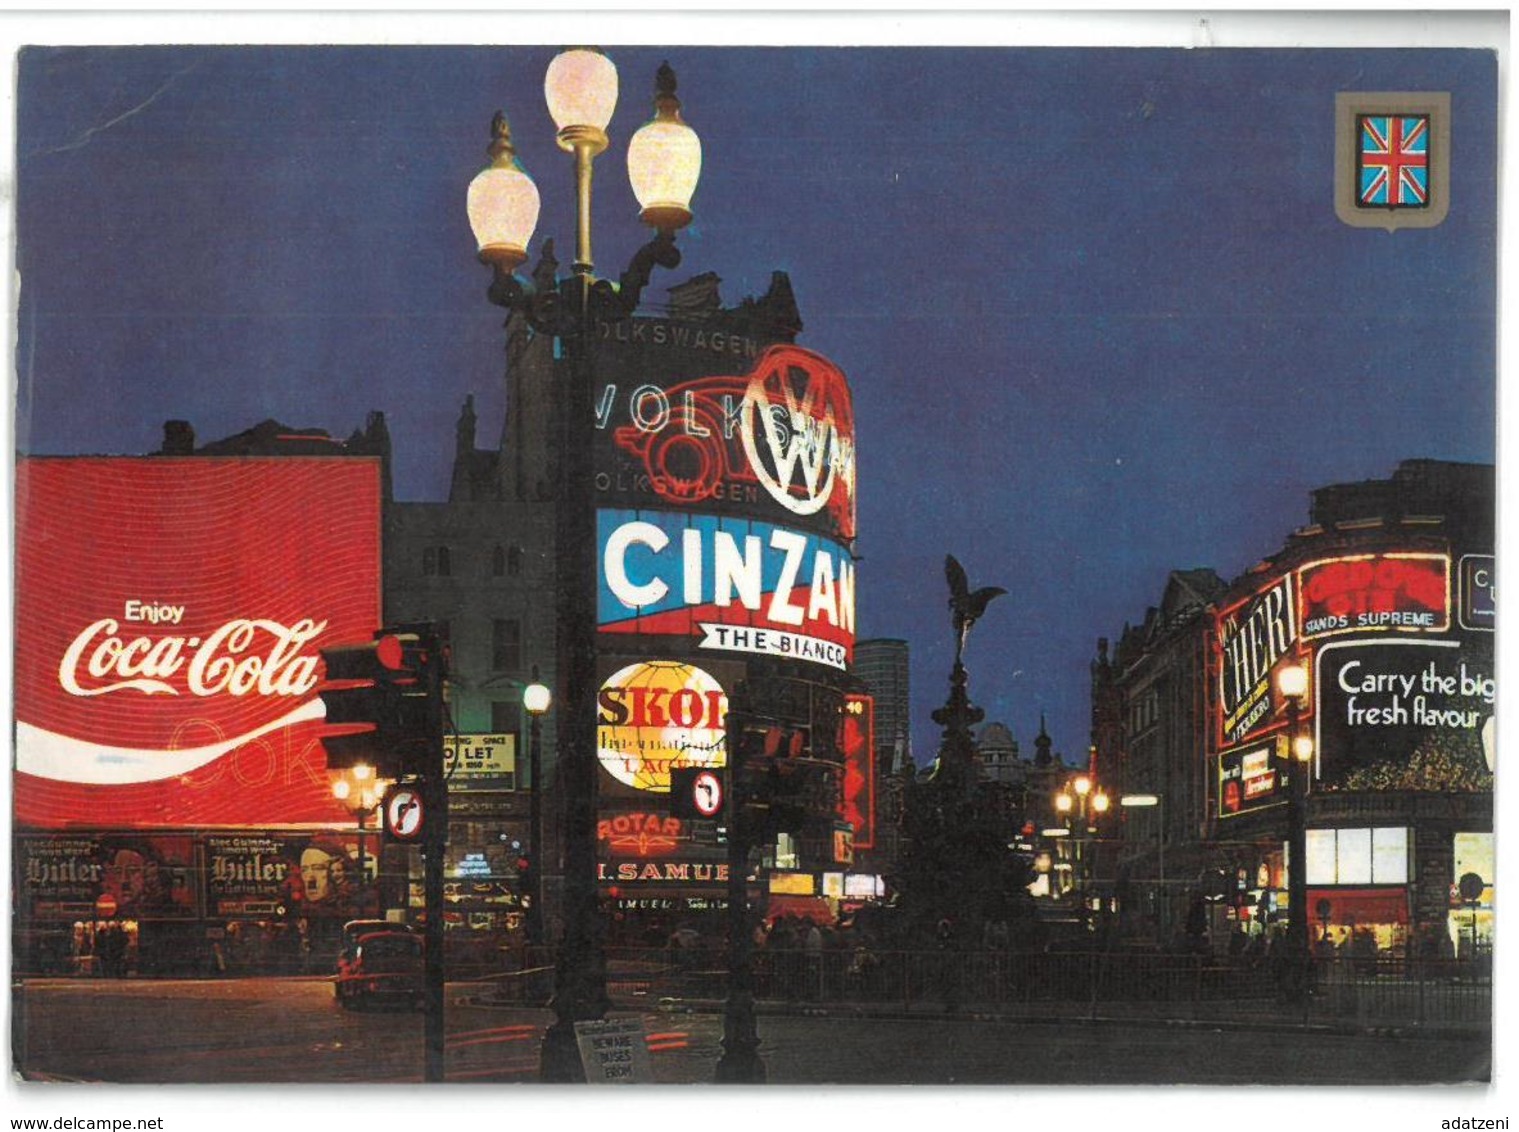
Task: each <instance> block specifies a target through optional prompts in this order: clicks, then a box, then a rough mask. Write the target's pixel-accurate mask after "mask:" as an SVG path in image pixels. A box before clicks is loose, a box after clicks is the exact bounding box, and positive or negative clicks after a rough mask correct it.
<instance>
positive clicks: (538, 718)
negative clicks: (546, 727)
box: [522, 665, 553, 947]
mask: <svg viewBox="0 0 1519 1132" xmlns="http://www.w3.org/2000/svg"><path fill="white" fill-rule="evenodd" d="M552 703H553V696H552V694H551V693H550V692H549V690H548V687H547V686H546V685H543V684H540V683H538V668H537V666H536V665H534V666H533V682H532V683H531V684H529V685H528V686H527V687H526V688H523V689H522V707H523V708H524V710H526V712H527V717H528V743H527V752H528V754H527V759H528V762H527V772H528V785H529V788H530V790H531V791H532V793H530V794H529V795H528V826H527V844H528V857H527V860H528V876H529V880H530V881H531V884H530V885H529V891H528V892H527V894H526V895H527V898H528V905H527V922H526V925H525V927H526V930H527V942H528V943H529V944H530V945H532V946H533V947H538V946H540V945H541V944H542V943H543V880H542V877H543V871H542V863H541V861H540V857H541V855H542V853H543V790H542V787H541V785H540V781H541V780H540V778H539V775H540V773H541V772H542V766H543V757H542V750H543V716H544V714H545V713H546V712H547V711H548V710H549V706H550V704H552Z"/></svg>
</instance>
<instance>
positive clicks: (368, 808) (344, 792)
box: [332, 763, 381, 911]
mask: <svg viewBox="0 0 1519 1132" xmlns="http://www.w3.org/2000/svg"><path fill="white" fill-rule="evenodd" d="M380 794H381V782H380V780H379V779H377V778H375V777H374V770H373V768H371V767H370V766H369V765H368V764H367V763H356V764H354V765H353V766H352V767H350V768H349V769H348V771H347V773H345V774H344V776H343V777H342V778H339V779H337V780H336V781H334V782H333V784H332V796H333V797H334V798H336V799H337V800H338V801H339V802H341V803H343V806H344V808H345V809H347V810H348V812H349V813H351V814H352V815H353V817H354V821H355V822H357V824H358V839H359V886H358V907H359V909H360V910H361V911H362V910H363V909H364V906H365V904H366V903H367V901H366V900H365V899H364V890H365V888H366V886H367V884H368V874H369V869H368V865H367V862H366V858H365V856H364V834H365V832H366V823H367V822H368V820H369V815H370V814H372V813H374V811H375V810H376V809H377V808H378V807H379V804H380ZM376 856H377V857H378V854H377V855H376Z"/></svg>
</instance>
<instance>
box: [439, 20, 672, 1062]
mask: <svg viewBox="0 0 1519 1132" xmlns="http://www.w3.org/2000/svg"><path fill="white" fill-rule="evenodd" d="M675 87H676V84H675V73H674V71H672V70H671V69H670V67H669V65H668V64H665V65H663V66H661V67H660V68H659V73H658V76H657V78H656V92H655V99H654V107H655V113H654V118H653V119H652V120H651V121H650V122H648V123H646V124H645V125H644V126H643V127H642V128H641V129H639V130H638V131H637V133H635V134H634V136H633V138H632V139H631V141H630V142H629V145H628V177H629V180H630V181H631V183H632V187H633V192H634V195H635V196H636V197H637V198H638V202H639V205H640V207H641V209H642V211H641V212H640V214H639V218H640V220H642V221H643V223H645V224H647V225H649V226H650V227H651V228H653V229H654V230H655V236H654V238H653V239H652V240H650V241H649V242H648V243H647V244H646V245H644V247H642V248H641V249H639V251H638V252H637V253H636V254H635V255H634V257H633V260H632V262H631V263H630V265H629V267H628V270H627V271H625V272H624V273H623V275H622V277H621V280H620V283H619V285H618V286H616V287H614V286H613V285H612V284H611V283H610V282H608V281H606V280H597V279H596V278H595V275H594V271H595V268H594V265H593V262H592V258H591V174H592V166H593V163H594V161H595V158H596V156H597V155H598V154H600V153H602V152H603V151H604V150H606V148H607V146H608V144H609V141H608V137H607V133H606V129H607V125H608V124H609V123H610V121H611V119H612V112H613V110H614V109H615V108H616V105H617V69H616V67H614V66H613V64H612V61H611V60H610V59H608V58H607V57H606V56H605V55H603V54H602V53H601V52H600V51H597V50H595V49H591V48H571V49H569V50H566V51H563V52H561V53H560V54H559V55H557V56H555V58H554V60H553V61H552V62H551V63H550V64H549V67H548V72H547V75H546V76H545V80H544V94H545V97H546V100H547V102H548V108H549V113H550V115H551V116H552V117H553V119H554V123H555V125H556V127H557V130H558V133H557V139H558V143H559V147H560V148H561V149H563V150H566V151H567V152H569V153H570V154H572V155H573V157H574V162H575V216H576V242H575V261H574V264H573V274H572V275H571V276H570V278H569V279H567V280H564V281H563V282H562V283H559V284H558V285H556V286H554V287H546V288H544V289H543V290H541V291H539V290H536V289H535V288H534V287H533V285H531V284H526V283H524V282H523V281H522V280H520V279H518V278H517V277H516V275H515V274H514V273H515V271H516V269H517V268H518V267H520V266H521V265H522V264H523V263H524V262H525V261H526V259H527V247H528V243H529V242H530V241H531V239H532V235H533V229H534V228H535V227H536V226H537V222H538V211H539V204H540V202H539V197H538V190H537V188H536V186H535V185H534V184H533V182H532V179H531V178H530V177H529V176H528V175H527V173H526V172H524V171H523V169H522V166H521V164H520V163H519V162H518V160H517V157H516V150H515V147H514V146H513V145H512V139H511V131H510V129H509V127H508V126H507V122H506V118H505V116H504V115H502V114H500V113H498V114H497V115H496V117H495V119H494V121H493V122H492V125H491V132H492V141H491V145H490V147H489V148H488V150H487V153H488V154H489V155H490V158H491V161H490V164H489V166H487V168H486V169H485V170H484V171H482V172H481V173H480V174H479V175H478V176H477V177H476V178H475V179H474V180H473V181H472V182H471V183H470V186H469V194H468V211H469V220H470V226H471V228H472V230H473V231H474V234H475V240H476V244H477V245H478V248H479V256H480V259H481V260H482V261H483V262H484V263H486V264H487V265H489V266H490V268H491V269H492V282H491V286H490V290H489V292H488V294H489V298H490V300H491V302H493V303H495V304H496V305H497V306H501V307H505V308H506V309H507V310H508V311H510V312H511V313H512V314H513V315H516V316H520V317H521V318H523V319H524V320H525V321H526V322H527V325H528V326H529V327H530V328H531V329H532V330H533V331H534V332H535V333H538V334H548V335H552V336H553V337H555V338H557V339H558V340H559V343H560V345H561V352H562V356H563V359H564V362H563V365H562V366H561V367H558V369H559V372H560V374H561V375H562V377H561V378H560V380H561V381H562V387H561V388H560V389H559V390H557V396H556V398H555V402H556V405H557V406H558V414H557V416H558V419H557V426H556V432H557V435H558V439H559V450H558V456H559V461H558V463H559V482H558V485H557V491H556V498H555V507H554V512H555V546H556V559H557V585H556V591H557V592H556V624H557V636H558V665H557V668H556V674H557V678H558V693H557V698H558V700H559V703H560V716H559V726H558V744H557V750H556V758H557V763H556V765H557V771H556V774H557V779H558V782H559V784H560V788H561V791H560V792H561V795H562V797H563V798H564V805H565V810H564V823H563V829H564V853H563V867H564V935H563V939H562V942H561V945H560V947H559V951H558V957H557V962H556V964H555V975H554V998H553V1002H552V1006H553V1009H554V1013H555V1016H556V1020H555V1022H554V1023H553V1024H552V1025H551V1026H550V1027H549V1028H548V1030H547V1031H546V1032H545V1034H544V1039H543V1046H542V1050H541V1061H540V1076H541V1077H542V1079H543V1080H546V1081H579V1080H583V1079H584V1075H585V1071H584V1068H583V1066H582V1065H581V1063H580V1058H579V1053H578V1049H577V1045H576V1040H575V1030H574V1027H575V1023H576V1022H580V1021H594V1020H599V1019H601V1018H602V1017H603V1016H604V1015H605V1013H606V1010H607V1007H608V1005H609V1004H608V1002H607V995H606V961H605V955H604V953H603V951H602V946H601V935H600V933H601V924H600V920H599V916H598V907H597V896H598V893H597V883H596V771H597V755H596V692H597V685H596V625H595V622H594V621H593V620H592V618H593V617H594V613H593V611H594V610H595V608H596V518H595V495H594V479H593V477H594V467H593V464H592V454H591V444H592V439H593V436H594V433H593V429H592V426H593V423H594V397H593V393H592V379H593V377H594V374H593V372H592V359H591V349H592V339H593V335H594V333H595V326H596V323H597V321H598V320H601V321H614V320H617V319H622V318H626V317H629V316H631V315H632V313H633V312H634V310H635V309H636V308H637V306H638V298H639V295H640V294H641V292H642V290H643V287H644V286H645V285H646V284H647V283H648V280H649V276H650V274H651V273H652V271H653V268H654V267H655V266H661V267H666V268H671V267H675V266H677V265H678V264H679V262H680V253H679V251H678V250H677V249H676V247H675V232H676V230H677V229H679V228H681V227H684V226H685V225H686V224H688V223H689V222H690V220H691V208H690V201H691V195H692V193H693V192H694V191H695V189H696V182H697V179H698V178H699V176H700V172H701V143H700V141H699V140H698V138H697V136H696V134H695V132H694V131H693V130H692V129H691V128H690V127H689V126H687V125H686V124H685V123H684V122H682V121H681V117H680V101H679V100H678V99H677V98H676V97H675Z"/></svg>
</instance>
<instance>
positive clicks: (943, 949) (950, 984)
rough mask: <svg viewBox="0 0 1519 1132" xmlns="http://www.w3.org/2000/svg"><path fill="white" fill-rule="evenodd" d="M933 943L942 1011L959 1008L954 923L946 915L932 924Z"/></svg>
mask: <svg viewBox="0 0 1519 1132" xmlns="http://www.w3.org/2000/svg"><path fill="white" fill-rule="evenodd" d="M934 944H935V946H936V947H937V948H938V950H939V991H940V994H941V995H942V997H943V999H944V1012H945V1013H946V1014H953V1013H954V1012H955V1011H957V1010H958V1009H960V964H959V961H958V957H957V956H956V955H955V925H954V923H953V922H952V921H951V920H950V919H949V917H948V916H946V917H944V918H943V919H941V920H940V921H939V922H938V923H937V924H936V925H935V926H934Z"/></svg>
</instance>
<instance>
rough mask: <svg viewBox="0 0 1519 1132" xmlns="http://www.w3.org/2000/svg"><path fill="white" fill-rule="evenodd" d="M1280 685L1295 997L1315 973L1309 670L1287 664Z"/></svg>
mask: <svg viewBox="0 0 1519 1132" xmlns="http://www.w3.org/2000/svg"><path fill="white" fill-rule="evenodd" d="M1277 688H1278V690H1279V691H1280V692H1281V694H1282V697H1283V698H1284V699H1285V700H1286V701H1287V736H1288V739H1287V742H1288V753H1289V756H1290V757H1289V761H1288V765H1289V772H1290V774H1291V776H1292V782H1291V790H1290V793H1289V795H1288V802H1287V821H1288V836H1289V841H1288V846H1287V856H1288V858H1289V861H1288V866H1289V867H1288V873H1287V958H1288V962H1289V964H1290V969H1291V971H1292V983H1291V984H1290V987H1289V990H1290V993H1291V994H1292V995H1293V996H1294V997H1300V996H1302V995H1306V994H1307V993H1308V987H1309V982H1310V978H1311V975H1312V962H1313V957H1312V952H1311V950H1310V948H1309V945H1308V828H1307V808H1308V807H1307V797H1308V775H1309V774H1310V773H1311V770H1310V767H1311V762H1312V759H1313V740H1312V739H1311V738H1310V737H1309V736H1307V735H1306V734H1303V733H1301V731H1300V721H1301V714H1302V703H1303V700H1304V699H1306V698H1307V695H1308V670H1307V669H1306V668H1304V667H1303V666H1302V665H1297V664H1289V665H1286V666H1285V667H1284V668H1282V670H1281V671H1280V672H1279V673H1278V674H1277Z"/></svg>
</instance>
